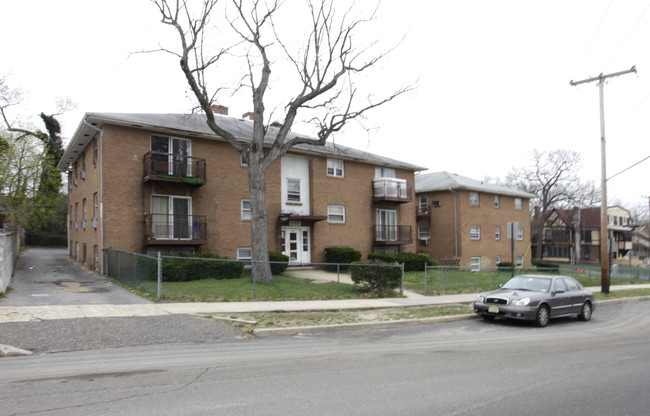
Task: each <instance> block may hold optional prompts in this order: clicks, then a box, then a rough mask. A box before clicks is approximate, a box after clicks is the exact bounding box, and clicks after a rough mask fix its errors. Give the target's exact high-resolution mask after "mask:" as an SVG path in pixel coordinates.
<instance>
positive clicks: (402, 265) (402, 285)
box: [399, 263, 404, 295]
mask: <svg viewBox="0 0 650 416" xmlns="http://www.w3.org/2000/svg"><path fill="white" fill-rule="evenodd" d="M400 267H401V269H402V284H401V285H400V288H399V294H400V295H404V263H402V264H401V265H400Z"/></svg>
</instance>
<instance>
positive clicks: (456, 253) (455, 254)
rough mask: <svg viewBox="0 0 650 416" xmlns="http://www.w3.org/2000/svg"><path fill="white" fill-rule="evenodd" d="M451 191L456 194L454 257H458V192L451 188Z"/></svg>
mask: <svg viewBox="0 0 650 416" xmlns="http://www.w3.org/2000/svg"><path fill="white" fill-rule="evenodd" d="M449 192H451V193H453V194H454V257H458V209H457V207H456V202H457V199H458V194H457V193H456V191H454V190H453V189H451V188H449Z"/></svg>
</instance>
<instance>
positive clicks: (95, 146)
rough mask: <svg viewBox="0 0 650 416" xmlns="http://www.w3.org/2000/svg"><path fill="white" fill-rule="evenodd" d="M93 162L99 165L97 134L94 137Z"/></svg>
mask: <svg viewBox="0 0 650 416" xmlns="http://www.w3.org/2000/svg"><path fill="white" fill-rule="evenodd" d="M93 163H94V164H95V167H97V136H95V137H94V138H93Z"/></svg>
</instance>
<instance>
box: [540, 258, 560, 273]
mask: <svg viewBox="0 0 650 416" xmlns="http://www.w3.org/2000/svg"><path fill="white" fill-rule="evenodd" d="M533 266H535V267H537V268H538V269H541V270H543V271H548V272H559V271H560V265H559V264H557V263H550V262H547V261H538V260H535V261H533Z"/></svg>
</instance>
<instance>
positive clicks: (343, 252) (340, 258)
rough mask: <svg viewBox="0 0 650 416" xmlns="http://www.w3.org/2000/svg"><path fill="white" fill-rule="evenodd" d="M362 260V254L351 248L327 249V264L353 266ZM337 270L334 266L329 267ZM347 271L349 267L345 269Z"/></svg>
mask: <svg viewBox="0 0 650 416" xmlns="http://www.w3.org/2000/svg"><path fill="white" fill-rule="evenodd" d="M359 260H361V252H360V251H357V250H355V249H353V248H350V247H327V248H326V249H325V263H343V264H351V263H354V262H357V261H359ZM327 268H328V269H330V270H336V267H334V266H328V267H327ZM345 269H347V266H346V267H345Z"/></svg>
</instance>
